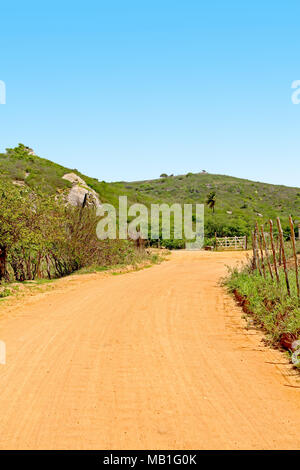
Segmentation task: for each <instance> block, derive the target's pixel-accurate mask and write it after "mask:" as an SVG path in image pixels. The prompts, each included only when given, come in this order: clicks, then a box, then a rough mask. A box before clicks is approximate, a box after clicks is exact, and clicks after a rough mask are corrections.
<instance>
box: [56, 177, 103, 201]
mask: <svg viewBox="0 0 300 470" xmlns="http://www.w3.org/2000/svg"><path fill="white" fill-rule="evenodd" d="M62 178H63V179H64V180H67V181H70V183H72V189H71V190H70V191H69V194H68V197H67V199H68V202H69V204H71V205H72V206H82V204H83V201H84V199H85V197H86V203H87V204H88V205H93V206H95V207H99V206H100V205H101V203H100V200H99V196H98V194H97V193H96V191H94V190H93V189H92V188H90V187H89V186H88V185H87V184H86V182H85V181H84V180H83V179H82V178H80V176H78V175H76V173H67V174H65V175H64V176H63V177H62Z"/></svg>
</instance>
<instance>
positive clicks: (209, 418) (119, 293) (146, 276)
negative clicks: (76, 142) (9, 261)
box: [0, 251, 300, 449]
mask: <svg viewBox="0 0 300 470" xmlns="http://www.w3.org/2000/svg"><path fill="white" fill-rule="evenodd" d="M243 256H244V255H243V254H241V253H209V252H196V253H194V252H185V251H182V252H173V253H172V255H171V258H170V260H169V261H167V262H163V263H162V264H160V265H156V266H153V267H151V268H150V269H144V270H141V271H135V272H131V273H127V274H122V275H118V276H113V275H111V274H110V275H108V274H106V275H104V274H101V273H99V274H90V275H84V276H75V277H72V276H71V277H70V278H68V279H64V280H61V281H58V282H56V283H55V284H52V289H51V290H50V291H48V292H44V293H39V294H36V295H34V296H25V297H24V298H23V300H16V301H9V302H10V303H9V302H8V304H6V303H2V304H1V307H0V339H1V340H3V341H5V342H6V347H7V363H6V365H0V390H1V392H0V448H1V449H277V448H281V449H289V448H299V444H300V383H299V380H298V378H297V373H296V372H294V371H293V370H292V368H291V366H290V365H289V364H288V360H287V359H286V358H285V356H284V354H282V353H280V352H278V351H275V350H271V349H268V348H267V347H265V346H264V344H263V343H262V342H261V339H262V335H261V333H260V332H257V331H256V330H253V329H248V330H247V329H246V328H245V326H246V323H245V320H243V319H242V318H241V316H242V312H241V310H240V308H239V307H237V306H236V305H235V303H234V301H233V300H232V299H231V297H230V296H228V295H227V294H226V292H225V290H224V289H223V288H222V287H221V286H220V285H219V280H220V278H221V277H222V276H223V275H224V274H225V273H226V267H225V265H226V264H227V265H234V264H236V263H237V261H238V260H239V259H241V258H242V257H243Z"/></svg>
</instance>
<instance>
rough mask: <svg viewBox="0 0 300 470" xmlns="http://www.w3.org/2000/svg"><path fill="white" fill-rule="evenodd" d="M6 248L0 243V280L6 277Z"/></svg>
mask: <svg viewBox="0 0 300 470" xmlns="http://www.w3.org/2000/svg"><path fill="white" fill-rule="evenodd" d="M6 260H7V248H6V246H5V245H0V281H1V280H2V279H5V277H6Z"/></svg>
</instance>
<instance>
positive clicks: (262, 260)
mask: <svg viewBox="0 0 300 470" xmlns="http://www.w3.org/2000/svg"><path fill="white" fill-rule="evenodd" d="M255 229H256V233H257V239H258V246H259V250H260V256H261V265H262V271H263V275H264V278H266V269H265V260H264V252H263V248H262V244H261V237H260V236H259V230H258V223H257V222H256V224H255Z"/></svg>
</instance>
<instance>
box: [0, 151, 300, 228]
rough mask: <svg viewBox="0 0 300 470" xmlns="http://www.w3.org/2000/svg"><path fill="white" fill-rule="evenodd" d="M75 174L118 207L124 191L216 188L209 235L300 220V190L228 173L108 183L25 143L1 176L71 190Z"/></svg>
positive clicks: (172, 196) (141, 194) (169, 194)
mask: <svg viewBox="0 0 300 470" xmlns="http://www.w3.org/2000/svg"><path fill="white" fill-rule="evenodd" d="M69 172H74V173H76V174H78V175H79V176H80V177H81V178H83V179H84V180H85V181H86V183H87V184H88V185H89V186H90V187H91V188H92V189H94V190H95V191H96V192H97V193H98V194H99V197H100V200H101V201H102V202H108V203H111V204H114V205H116V204H117V202H118V196H119V195H127V196H128V200H129V203H133V202H143V203H145V204H147V205H149V204H150V203H156V202H160V203H162V202H166V203H170V204H171V203H175V202H177V203H205V201H206V198H207V196H208V194H209V193H210V192H215V193H216V205H215V212H214V213H213V212H212V210H211V209H209V208H208V207H207V206H205V226H206V236H207V237H212V236H213V235H214V233H215V232H217V233H218V235H220V236H222V235H228V236H230V235H242V234H245V233H248V234H249V233H250V231H251V229H252V227H253V223H254V221H255V220H258V221H259V222H260V223H265V222H267V220H268V219H269V218H272V219H275V218H276V217H277V216H280V217H281V220H282V223H283V226H284V228H285V230H286V231H288V228H287V227H288V216H289V214H292V215H293V217H294V218H297V217H299V218H300V189H299V188H292V187H287V186H278V185H272V184H266V183H259V182H254V181H249V180H245V179H241V178H234V177H231V176H225V175H214V174H208V173H204V172H202V173H196V174H192V173H188V174H187V175H179V176H166V175H165V176H163V177H161V178H159V179H156V180H145V181H137V182H118V183H106V182H105V181H99V180H97V179H96V178H92V177H89V176H86V175H83V174H82V173H80V172H79V171H78V170H76V169H70V168H66V167H63V166H61V165H59V164H57V163H54V162H52V161H49V160H46V159H44V158H40V157H38V156H36V155H34V154H32V152H31V151H30V149H28V148H27V147H25V146H23V145H21V144H20V145H19V147H17V148H15V149H8V150H7V152H6V153H5V154H0V176H1V177H2V178H5V179H8V180H12V181H14V183H15V184H19V185H26V186H29V187H30V188H32V189H33V190H35V191H39V192H42V193H43V192H44V193H47V194H54V193H56V192H57V193H61V192H63V191H68V190H69V188H70V187H71V183H70V182H68V181H66V180H64V179H62V176H63V175H64V174H65V173H69Z"/></svg>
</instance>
